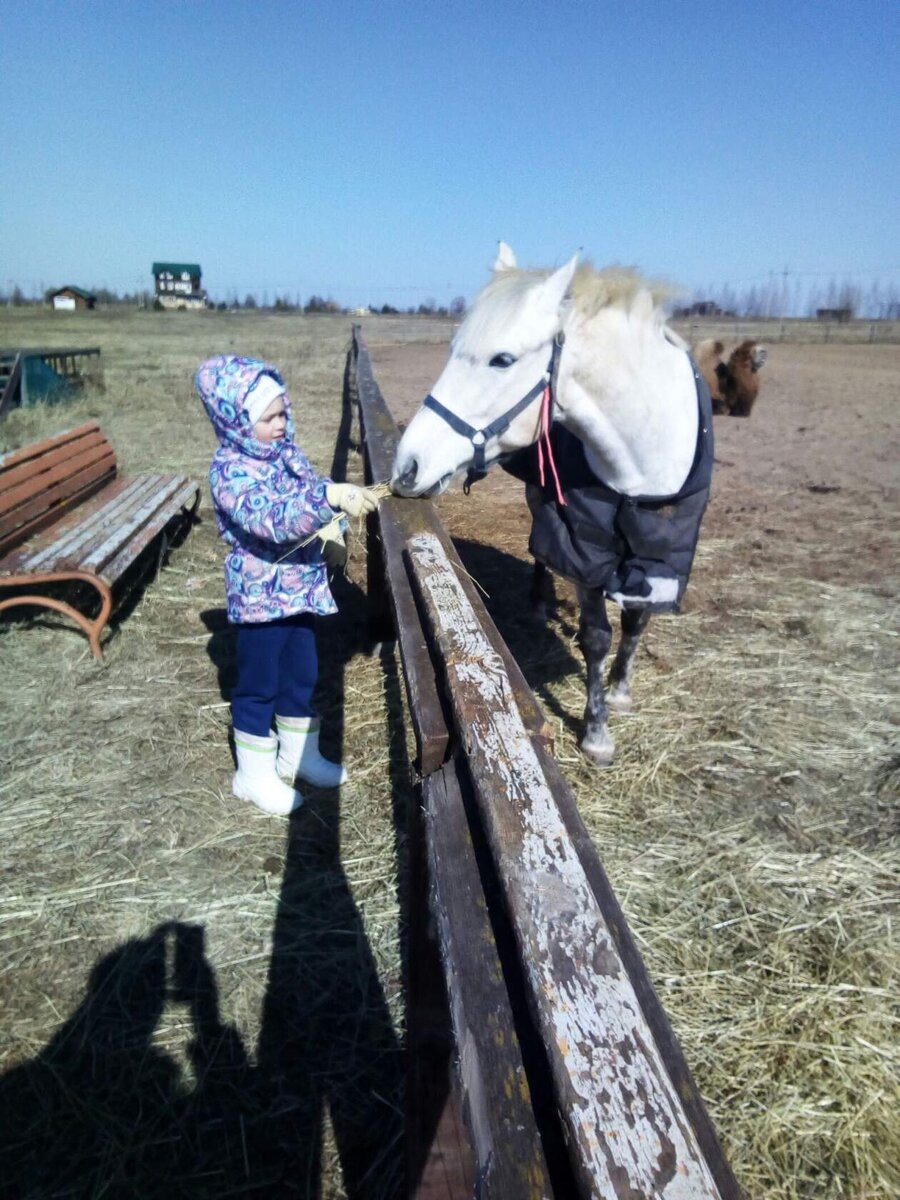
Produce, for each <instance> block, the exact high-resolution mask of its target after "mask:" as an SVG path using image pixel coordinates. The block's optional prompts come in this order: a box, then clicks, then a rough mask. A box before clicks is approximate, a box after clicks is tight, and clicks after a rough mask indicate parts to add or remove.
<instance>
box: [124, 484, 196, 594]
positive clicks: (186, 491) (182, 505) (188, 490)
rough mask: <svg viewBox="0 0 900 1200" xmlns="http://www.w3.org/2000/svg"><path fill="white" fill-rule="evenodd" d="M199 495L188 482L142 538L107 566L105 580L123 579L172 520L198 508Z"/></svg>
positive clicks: (144, 531) (165, 506) (129, 545)
mask: <svg viewBox="0 0 900 1200" xmlns="http://www.w3.org/2000/svg"><path fill="white" fill-rule="evenodd" d="M199 495H200V489H199V487H198V486H197V484H196V483H194V482H193V480H190V479H188V480H186V481H185V483H184V485H183V487H181V488H180V490H179V491H177V492H176V493H175V494H174V495H173V496H171V497H170V499H169V500H168V501H167V503H166V504H165V505H164V506H162V507H160V509H159V511H158V512H157V514H156V516H155V517H154V518H153V520H152V521H150V522H148V523H147V525H145V527H144V528H143V529H142V530H141V533H140V536H139V537H136V538H133V539H132V540H131V541H130V542H129V543H128V545H127V546H126V547H125V548H124V549H123V550H121V551H120V552H119V554H117V555H116V557H115V558H114V559H113V560H112V561H111V562H108V563H107V564H106V566H105V567H104V569H103V576H104V578H105V579H108V580H109V581H110V582H111V583H114V582H115V581H116V580H117V579H121V577H122V575H124V573H125V571H126V570H127V569H128V567H130V566H131V564H132V563H133V562H134V561H135V559H136V558H137V557H138V556H139V555H140V554H141V553H142V552H143V551H144V550H146V548H147V547H148V546H149V545H150V543H151V542H152V541H153V539H154V538H155V537H156V535H157V534H158V533H161V532H162V531H163V529H165V527H166V526H167V525H168V524H169V522H170V521H171V520H173V519H174V518H175V517H176V516H178V515H179V514H180V513H182V512H184V511H185V510H187V509H193V508H194V507H195V506H196V504H197V501H198V498H199Z"/></svg>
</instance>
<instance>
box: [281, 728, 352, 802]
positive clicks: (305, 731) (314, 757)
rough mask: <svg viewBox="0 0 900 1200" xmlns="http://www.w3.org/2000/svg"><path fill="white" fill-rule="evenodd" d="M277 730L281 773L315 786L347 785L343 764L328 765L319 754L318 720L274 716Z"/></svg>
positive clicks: (284, 776) (330, 763)
mask: <svg viewBox="0 0 900 1200" xmlns="http://www.w3.org/2000/svg"><path fill="white" fill-rule="evenodd" d="M275 728H276V729H277V730H278V766H277V770H278V774H279V775H281V777H282V778H283V779H289V780H290V781H291V782H293V781H294V780H295V779H297V778H298V776H299V778H300V779H305V780H306V781H307V783H312V784H315V786H316V787H323V788H329V787H339V786H340V785H341V784H342V783H346V782H347V772H346V771H345V770H344V768H343V766H342V765H341V763H335V762H329V761H328V759H327V758H323V757H322V754H321V752H320V751H319V718H318V717H279V716H276V717H275Z"/></svg>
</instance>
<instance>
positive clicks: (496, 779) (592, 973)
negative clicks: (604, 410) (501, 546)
mask: <svg viewBox="0 0 900 1200" xmlns="http://www.w3.org/2000/svg"><path fill="white" fill-rule="evenodd" d="M351 360H352V364H353V369H352V370H350V371H348V379H350V380H351V381H352V390H353V393H354V398H355V399H356V400H357V402H358V405H359V416H360V426H361V434H362V438H361V440H362V441H363V443H364V446H365V451H366V455H367V473H368V475H369V477H370V478H386V477H387V476H388V475H389V474H390V462H391V460H392V458H393V450H394V447H395V445H396V441H397V438H398V432H397V429H396V426H395V425H394V423H393V420H392V418H391V417H390V413H389V411H388V410H387V406H386V405H385V404H384V400H383V398H382V397H381V394H380V391H379V390H378V387H377V383H376V382H375V380H374V376H373V374H372V369H371V363H370V360H369V356H368V352H367V349H366V346H365V342H364V341H363V339H362V336H361V333H360V331H359V329H358V327H356V328H355V329H354V337H353V347H352V350H351ZM388 456H389V457H388ZM379 518H380V519H379V524H378V532H377V533H376V529H375V527H374V526H373V529H372V537H373V541H372V544H371V546H370V559H371V558H372V557H374V558H375V559H376V560H377V561H378V562H380V566H378V567H377V569H378V570H380V571H383V575H384V580H385V581H387V583H388V584H389V587H388V589H387V592H388V594H389V595H390V596H391V598H392V615H393V618H394V620H395V622H396V633H397V638H398V642H399V645H400V650H401V660H402V663H403V670H404V675H405V679H406V687H407V696H408V700H409V707H410V714H411V719H412V721H413V726H414V728H415V730H416V738H417V746H418V760H417V766H418V770H419V773H420V775H421V777H422V778H421V780H420V784H419V788H418V799H419V801H420V804H418V805H414V806H413V808H414V809H415V810H416V811H415V812H414V813H413V814H411V823H410V831H409V832H410V838H409V843H410V857H411V884H410V889H409V923H410V937H409V956H410V978H409V980H408V983H409V984H410V986H409V987H408V992H407V996H408V1004H407V1011H408V1031H409V1032H408V1038H409V1041H408V1048H409V1054H410V1060H411V1071H410V1077H409V1078H410V1094H409V1095H408V1098H407V1103H408V1108H409V1109H410V1110H412V1111H413V1112H414V1113H415V1114H416V1120H415V1122H414V1125H413V1128H412V1132H413V1135H414V1138H418V1139H424V1145H411V1146H410V1160H409V1166H410V1195H411V1196H414V1197H417V1198H419V1200H422V1198H424V1197H429V1198H430V1197H437V1196H441V1197H446V1198H448V1200H450V1198H452V1200H461V1198H462V1197H467V1196H478V1197H494V1198H496V1200H520V1198H521V1200H541V1198H546V1200H587V1198H589V1197H590V1198H591V1200H594V1198H596V1200H607V1198H608V1200H622V1198H623V1197H627V1198H628V1200H643V1198H644V1197H647V1198H650V1197H658V1198H660V1200H694V1198H696V1200H701V1198H708V1197H715V1198H721V1200H737V1198H738V1197H740V1195H741V1192H740V1189H739V1187H738V1185H737V1183H736V1181H735V1179H734V1176H733V1175H732V1172H731V1170H730V1167H729V1165H728V1163H727V1161H726V1159H725V1157H724V1155H723V1153H722V1150H721V1147H720V1145H719V1142H718V1139H717V1137H716V1133H715V1130H714V1129H713V1126H712V1124H711V1122H710V1120H709V1117H708V1115H707V1113H706V1110H705V1108H704V1106H703V1102H702V1100H701V1098H700V1095H699V1093H698V1091H697V1088H696V1086H695V1084H694V1082H693V1079H692V1078H691V1075H690V1072H689V1070H688V1067H687V1065H686V1063H685V1061H684V1057H683V1055H682V1053H681V1050H680V1048H679V1046H678V1043H677V1040H676V1039H675V1037H674V1034H673V1033H672V1030H671V1027H670V1025H669V1022H668V1019H667V1018H666V1015H665V1013H664V1011H663V1008H662V1005H661V1004H660V1002H659V999H658V997H657V995H656V993H655V991H654V989H653V986H652V984H651V982H650V979H649V976H648V975H647V972H646V969H645V967H644V964H643V962H642V961H641V958H640V955H639V954H638V951H637V949H636V946H635V943H634V939H633V937H632V936H631V933H630V931H629V929H628V926H627V923H626V921H625V918H624V915H623V913H622V910H621V908H620V906H619V904H618V902H617V901H616V898H615V896H614V894H613V891H612V888H611V886H610V884H609V881H608V879H607V877H606V875H605V872H604V871H603V867H602V865H601V863H600V860H599V857H598V856H597V852H596V849H595V847H594V846H593V843H592V842H591V839H590V837H589V836H588V834H587V831H586V829H585V827H584V825H583V822H582V821H581V818H580V816H579V814H578V810H577V806H576V804H575V800H574V797H573V795H572V793H571V790H570V789H569V787H568V785H567V784H566V782H565V780H564V778H563V776H562V774H561V772H560V771H559V769H558V767H557V765H556V763H555V761H554V759H553V757H552V753H551V749H552V747H551V745H550V741H549V739H548V737H547V731H546V725H545V722H544V720H543V716H542V713H541V709H540V706H539V704H538V703H537V700H536V699H535V697H534V695H533V694H532V693H531V691H530V689H529V688H528V685H527V683H526V682H525V680H524V678H523V677H522V676H521V672H520V671H519V669H518V667H517V666H516V664H515V662H514V660H513V659H512V658H511V655H510V654H509V651H508V650H507V648H506V647H505V645H504V644H503V642H502V639H500V637H499V634H498V633H497V630H496V628H495V627H494V626H493V623H492V622H491V621H490V618H489V617H488V615H487V613H486V612H485V611H484V608H483V605H481V602H480V600H479V598H478V596H477V593H476V592H475V589H474V588H473V587H472V585H471V582H470V581H469V580H468V578H467V576H466V575H465V573H464V572H462V571H460V570H459V569H458V560H457V559H456V556H455V552H454V551H453V548H452V543H451V542H450V539H449V537H448V536H447V534H446V532H445V531H444V530H443V528H442V527H441V525H440V522H439V520H438V518H437V516H436V514H435V512H434V508H433V506H432V505H431V504H430V503H429V502H427V501H421V500H419V501H404V500H401V499H399V498H393V497H392V498H390V499H388V500H386V501H385V502H383V505H382V507H381V509H380V511H379ZM376 537H380V541H376V540H375V539H376ZM386 617H387V614H386V613H384V612H382V613H381V614H380V616H379V620H380V622H381V623H382V626H383V624H384V621H385V620H386ZM420 710H424V711H420ZM436 730H439V734H436V733H435V731H436ZM425 862H427V868H428V870H427V876H426V872H425V870H424V864H425ZM416 863H418V866H416ZM426 887H427V896H428V901H429V905H430V910H431V912H432V914H433V918H434V921H433V927H434V930H435V935H436V937H430V936H429V931H428V927H427V924H426V923H425V922H424V920H423V916H422V914H423V913H424V912H425V909H426V905H425V903H424V900H425V891H426ZM436 948H437V950H438V951H439V954H436V953H435V949H436ZM438 961H439V962H440V965H441V967H442V969H443V978H444V982H445V985H446V997H447V1006H448V1007H447V1012H448V1013H449V1020H450V1023H451V1024H452V1032H453V1052H452V1054H450V1055H449V1056H448V1059H447V1060H446V1061H444V1060H441V1059H440V1057H439V1056H438V1057H437V1058H435V1057H434V1056H432V1058H431V1059H430V1060H429V1061H430V1063H431V1067H432V1070H433V1073H434V1069H435V1067H436V1075H437V1077H438V1078H437V1083H438V1085H439V1086H438V1088H437V1091H436V1092H435V1091H434V1090H432V1093H431V1094H429V1083H431V1084H432V1085H433V1084H434V1083H435V1079H434V1078H432V1079H431V1080H430V1081H429V1080H428V1079H424V1078H423V1077H422V1075H421V1072H417V1070H416V1060H417V1058H418V1057H419V1056H421V1055H422V1054H423V1053H424V1052H425V1051H426V1050H427V1047H428V1043H429V1030H428V1028H427V1026H428V1022H429V1021H430V1022H432V1028H431V1033H433V1032H434V1024H433V1022H434V1020H435V1014H434V1011H433V1009H432V1011H431V1012H430V1014H429V1016H428V1019H427V1020H424V1021H423V1017H422V1006H421V1001H422V997H423V996H424V995H425V994H428V995H429V996H431V997H432V1000H433V996H434V990H433V988H431V989H430V990H429V989H427V988H424V987H423V975H424V970H423V967H422V964H423V963H425V962H430V963H432V967H431V968H430V969H433V970H437V964H438ZM448 1065H450V1066H452V1068H453V1071H452V1078H451V1077H445V1076H443V1075H442V1074H441V1073H442V1072H443V1071H444V1070H445V1068H446V1067H447V1066H448ZM435 1100H436V1103H435ZM429 1103H432V1104H433V1106H434V1110H435V1116H434V1118H433V1120H432V1121H431V1122H430V1123H429V1121H428V1120H423V1119H422V1114H423V1113H424V1112H425V1111H426V1110H427V1109H428V1105H429ZM454 1112H458V1113H461V1116H462V1121H463V1124H464V1127H465V1134H466V1144H465V1145H463V1144H462V1142H461V1140H460V1138H459V1136H458V1135H456V1136H457V1143H458V1144H459V1146H460V1149H459V1152H458V1153H457V1154H456V1161H455V1162H454V1163H453V1164H452V1165H453V1170H448V1166H449V1165H450V1164H449V1160H450V1159H451V1158H453V1156H454V1150H453V1138H447V1137H446V1136H443V1135H442V1133H441V1131H442V1130H444V1131H446V1129H447V1127H448V1119H449V1120H450V1122H451V1123H452V1119H453V1118H452V1113H454ZM448 1113H449V1114H451V1116H450V1117H449V1118H448ZM442 1137H443V1141H442V1140H441V1139H442ZM435 1145H439V1149H438V1152H437V1153H435Z"/></svg>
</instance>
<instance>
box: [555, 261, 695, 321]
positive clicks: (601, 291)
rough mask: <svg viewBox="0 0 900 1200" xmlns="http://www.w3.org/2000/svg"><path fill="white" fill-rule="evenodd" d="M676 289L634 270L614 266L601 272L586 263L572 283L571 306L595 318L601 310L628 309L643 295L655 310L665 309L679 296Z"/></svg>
mask: <svg viewBox="0 0 900 1200" xmlns="http://www.w3.org/2000/svg"><path fill="white" fill-rule="evenodd" d="M677 290H678V289H677V288H675V287H673V285H672V284H669V283H665V282H664V281H663V280H661V279H648V278H646V277H645V276H644V275H641V274H640V272H638V271H636V270H635V269H634V267H620V266H618V265H614V266H611V267H603V268H601V269H600V270H598V269H597V268H596V267H595V266H593V264H591V263H589V262H586V263H582V265H581V266H580V267H579V268H578V270H577V271H576V272H575V278H574V279H573V280H572V303H573V305H574V307H575V310H576V312H579V313H581V314H582V316H585V317H593V316H596V314H597V313H598V312H600V310H601V309H602V308H622V309H629V308H631V307H632V305H633V304H634V302H635V300H636V299H637V297H638V296H639V295H641V294H645V295H648V296H649V297H650V301H651V307H652V310H653V311H654V312H655V311H656V310H657V309H660V308H662V306H663V304H665V302H666V301H667V300H670V299H671V298H672V297H673V296H674V295H676V294H677Z"/></svg>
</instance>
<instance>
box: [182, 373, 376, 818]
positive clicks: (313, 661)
mask: <svg viewBox="0 0 900 1200" xmlns="http://www.w3.org/2000/svg"><path fill="white" fill-rule="evenodd" d="M196 386H197V391H198V392H199V394H200V398H201V399H202V401H203V404H204V406H205V408H206V411H207V414H208V415H209V419H210V420H211V421H212V423H213V428H214V429H215V431H216V433H217V435H218V438H219V442H220V445H219V449H218V450H217V451H216V453H215V456H214V457H213V460H212V465H211V467H210V471H209V482H210V488H211V490H212V498H213V504H214V506H215V510H216V518H217V520H218V523H219V532H220V533H221V535H222V537H223V538H224V540H225V541H226V542H227V543H228V553H227V555H226V558H225V594H226V597H227V601H228V620H229V621H230V622H231V623H232V624H234V625H235V626H236V627H237V670H238V677H237V683H236V684H235V687H234V691H233V692H232V697H231V715H232V721H233V723H234V743H235V751H236V754H237V771H236V773H235V776H234V780H233V783H232V790H233V792H234V794H235V796H237V797H238V798H239V799H241V800H249V801H250V802H251V803H252V804H255V805H257V806H258V807H259V808H261V809H263V810H264V811H265V812H268V813H277V814H287V813H290V812H293V811H294V809H296V808H299V807H300V805H301V804H302V803H303V797H302V795H301V794H300V793H299V792H298V791H297V790H296V789H295V786H294V785H295V782H296V780H297V778H298V777H299V778H300V779H305V780H307V781H309V782H310V783H313V784H318V785H319V786H320V787H336V786H337V785H339V784H341V783H343V782H344V781H345V780H346V778H347V773H346V771H345V770H344V768H343V767H342V766H341V765H340V763H333V762H329V761H328V760H327V759H326V758H323V756H322V754H321V753H320V751H319V721H318V718H317V717H316V715H315V713H314V711H313V708H312V694H313V689H314V687H315V684H316V677H317V674H318V659H317V654H316V635H315V628H314V624H313V622H314V618H315V616H316V615H324V614H326V613H333V612H336V611H337V606H336V605H335V602H334V599H333V597H332V595H331V589H330V588H329V586H328V569H327V563H326V551H327V548H328V546H329V544H330V545H331V546H332V547H333V546H334V542H333V541H332V542H331V543H329V542H328V541H325V540H320V539H319V538H314V539H313V541H312V542H310V543H309V544H308V545H306V546H302V547H300V546H298V545H297V543H299V542H302V541H304V540H305V539H307V538H308V537H310V535H313V534H315V533H316V532H317V531H319V530H322V528H323V526H325V525H327V524H328V523H329V522H330V521H332V520H333V519H334V517H335V516H336V515H338V514H339V513H345V514H347V515H349V516H352V517H357V516H360V515H362V514H363V513H368V512H372V511H373V510H374V509H375V508H376V507H377V504H378V501H377V499H376V497H375V496H374V495H373V493H372V492H370V491H368V490H367V489H365V488H361V487H355V486H353V485H352V484H346V483H334V482H333V481H332V480H330V479H328V478H326V477H325V476H323V475H317V474H316V472H315V471H314V470H313V468H312V466H311V465H310V463H309V461H308V459H307V458H306V456H305V455H304V454H303V452H302V450H301V449H300V447H299V446H298V445H297V444H296V443H295V442H294V440H293V439H294V426H293V421H292V418H291V403H290V400H289V398H288V394H287V392H286V391H285V386H284V380H283V379H282V377H281V375H280V373H279V371H278V370H277V368H275V367H273V366H271V365H270V364H268V363H265V362H261V361H259V360H258V359H254V358H239V357H236V356H233V355H219V356H217V357H216V358H211V359H209V360H208V361H207V362H205V363H203V365H202V366H201V367H200V368H199V370H198V371H197V376H196ZM326 537H327V535H326ZM332 538H333V535H332ZM337 541H338V544H339V547H340V545H341V544H342V539H341V538H340V537H339V538H338V539H337ZM273 726H274V732H273ZM281 777H283V778H284V779H285V780H288V781H289V782H282V778H281Z"/></svg>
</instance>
